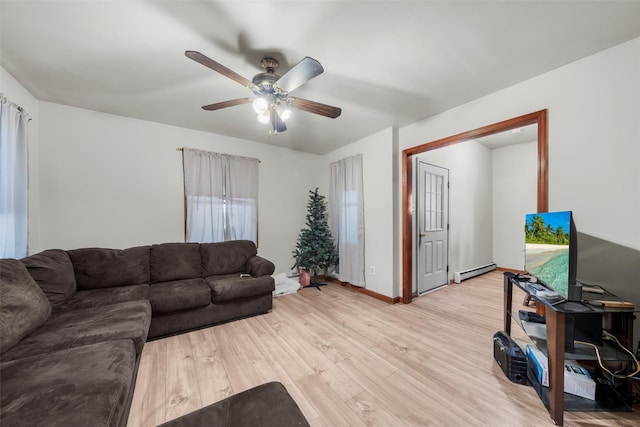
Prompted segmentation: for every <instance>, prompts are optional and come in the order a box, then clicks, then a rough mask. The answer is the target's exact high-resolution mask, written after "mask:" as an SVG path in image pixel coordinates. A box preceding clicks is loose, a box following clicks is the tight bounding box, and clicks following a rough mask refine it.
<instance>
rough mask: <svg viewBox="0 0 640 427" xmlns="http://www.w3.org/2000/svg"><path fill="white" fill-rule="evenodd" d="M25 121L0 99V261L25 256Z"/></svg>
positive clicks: (26, 204)
mask: <svg viewBox="0 0 640 427" xmlns="http://www.w3.org/2000/svg"><path fill="white" fill-rule="evenodd" d="M28 121H29V116H28V115H27V113H25V112H24V111H23V110H22V109H21V108H20V107H18V106H16V105H15V104H13V103H11V102H9V101H8V100H7V99H6V98H5V97H4V96H1V95H0V258H22V257H24V256H26V255H27V249H28V244H27V242H28V238H29V231H28V163H27V123H28Z"/></svg>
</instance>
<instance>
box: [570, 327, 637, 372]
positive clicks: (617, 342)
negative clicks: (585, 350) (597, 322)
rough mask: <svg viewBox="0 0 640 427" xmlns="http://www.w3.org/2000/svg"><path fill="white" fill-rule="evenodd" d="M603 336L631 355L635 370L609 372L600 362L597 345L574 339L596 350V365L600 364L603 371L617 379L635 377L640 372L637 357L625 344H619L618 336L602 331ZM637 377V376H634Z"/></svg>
mask: <svg viewBox="0 0 640 427" xmlns="http://www.w3.org/2000/svg"><path fill="white" fill-rule="evenodd" d="M603 335H604V336H603V338H605V339H608V340H611V341H614V342H615V343H616V344H618V346H619V347H620V348H621V349H622V350H623V351H624V352H626V353H628V354H629V356H631V359H632V360H633V363H634V364H635V365H636V368H635V371H634V372H633V373H631V374H627V375H620V374H619V372H621V371H617V372H615V373H613V372H611V371H610V370H609V369H607V367H606V366H604V363H603V362H602V357H601V356H600V349H599V348H598V346H597V345H595V344H592V343H590V342H586V341H578V340H576V341H575V342H576V343H578V344H585V345H588V346H591V347H593V349H594V350H595V352H596V357H597V358H598V365H600V367H601V368H602V370H603V371H605V372H606V373H608V374H609V375H611V377H612V378H618V379H624V378H632V377H635V376H636V375H637V374H638V373H640V363H638V359H636V357H635V356H634V355H633V353H632V352H631V351H629V350H628V349H627V348H626V347H625V346H623V345H622V344H620V341H618V338H616V337H615V336H614V335H612V334H610V333H609V332H607V331H603ZM634 379H637V378H634Z"/></svg>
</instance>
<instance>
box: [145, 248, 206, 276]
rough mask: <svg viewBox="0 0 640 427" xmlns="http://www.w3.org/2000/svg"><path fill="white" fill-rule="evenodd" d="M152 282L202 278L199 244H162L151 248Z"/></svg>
mask: <svg viewBox="0 0 640 427" xmlns="http://www.w3.org/2000/svg"><path fill="white" fill-rule="evenodd" d="M149 259H150V261H149V265H150V268H151V282H152V283H157V282H168V281H171V280H181V279H195V278H198V277H202V261H201V260H200V249H199V243H162V244H159V245H152V246H151V253H150V258H149Z"/></svg>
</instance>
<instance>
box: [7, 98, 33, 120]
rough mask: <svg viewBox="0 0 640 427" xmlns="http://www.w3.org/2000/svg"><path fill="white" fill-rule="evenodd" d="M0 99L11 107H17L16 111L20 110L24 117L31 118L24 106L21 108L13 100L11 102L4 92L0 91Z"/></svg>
mask: <svg viewBox="0 0 640 427" xmlns="http://www.w3.org/2000/svg"><path fill="white" fill-rule="evenodd" d="M0 101H5V102H6V103H7V104H9V105H11V106H12V107H15V108H17V109H18V111H20V112H21V113H24V115H25V117H26V118H27V119H28V120H31V117H29V113H27V112H26V111H25V109H24V108H22V107H21V106H19V105H18V104H16V103H15V102H12V101H11V100H10V99H9V98H7V97H6V96H5V95H4V93H0Z"/></svg>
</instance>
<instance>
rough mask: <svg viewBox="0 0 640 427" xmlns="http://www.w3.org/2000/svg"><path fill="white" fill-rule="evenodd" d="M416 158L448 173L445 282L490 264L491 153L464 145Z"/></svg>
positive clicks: (486, 149) (480, 148)
mask: <svg viewBox="0 0 640 427" xmlns="http://www.w3.org/2000/svg"><path fill="white" fill-rule="evenodd" d="M418 157H419V158H420V159H422V160H424V161H426V162H427V163H430V164H433V165H436V166H440V167H443V168H447V169H449V187H450V188H449V279H452V278H453V275H454V273H455V272H456V271H461V270H464V269H468V268H472V267H477V266H480V265H484V264H488V263H490V262H492V261H493V258H492V253H493V248H492V245H493V221H492V191H491V186H492V184H491V172H492V170H491V150H489V149H488V148H487V147H485V146H484V145H481V144H479V143H477V142H475V141H466V142H462V143H459V144H455V145H451V146H448V147H445V148H441V149H438V150H432V151H427V152H424V153H422V154H420V155H418ZM415 202H416V201H415V200H414V203H415ZM414 259H415V257H414ZM414 268H415V265H414Z"/></svg>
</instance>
